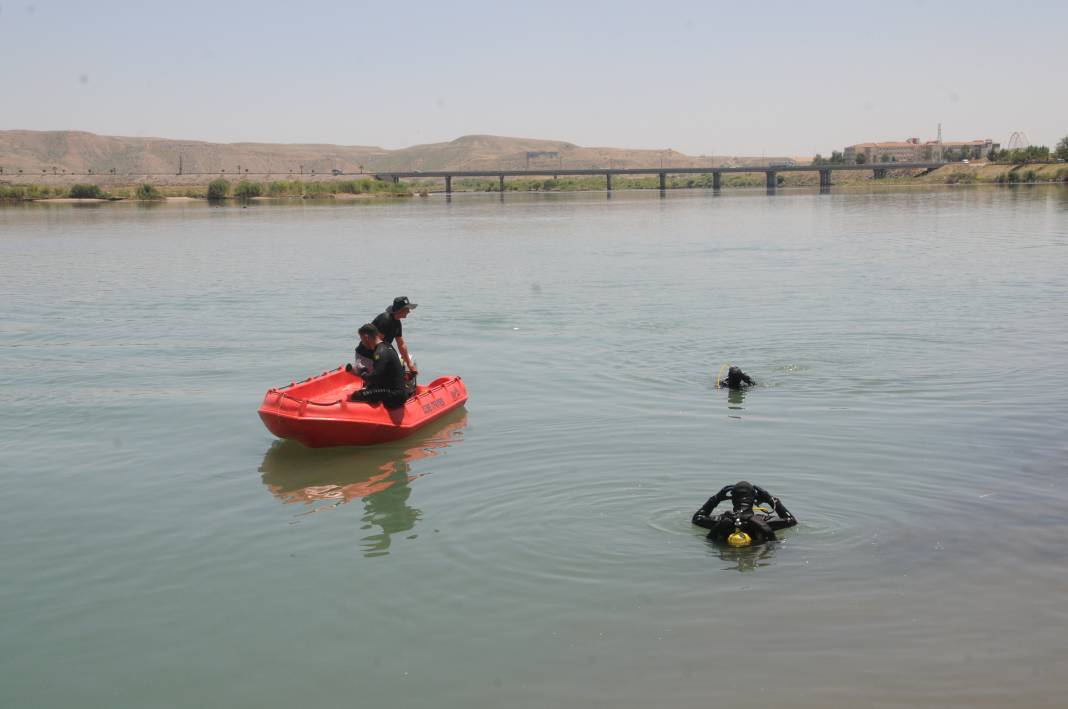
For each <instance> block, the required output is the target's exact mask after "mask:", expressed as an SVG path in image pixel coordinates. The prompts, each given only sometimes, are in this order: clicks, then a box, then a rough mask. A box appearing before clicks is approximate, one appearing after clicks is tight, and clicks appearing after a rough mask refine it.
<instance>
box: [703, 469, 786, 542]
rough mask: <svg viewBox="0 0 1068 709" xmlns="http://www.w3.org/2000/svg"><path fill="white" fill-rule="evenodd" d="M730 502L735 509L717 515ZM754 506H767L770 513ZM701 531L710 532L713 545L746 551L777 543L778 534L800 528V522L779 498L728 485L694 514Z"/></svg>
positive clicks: (746, 486) (743, 484) (744, 484)
mask: <svg viewBox="0 0 1068 709" xmlns="http://www.w3.org/2000/svg"><path fill="white" fill-rule="evenodd" d="M728 499H729V500H730V501H731V505H732V506H733V508H734V509H732V510H731V511H729V512H724V513H722V514H718V515H714V514H712V510H714V509H716V506H717V505H719V503H721V502H723V501H724V500H728ZM754 503H757V504H759V503H765V504H768V505H770V506H771V511H766V510H763V509H759V508H757V509H753V505H754ZM691 521H692V522H693V523H694V524H695V525H697V526H698V527H703V528H705V529H707V530H709V532H708V538H709V539H711V540H712V541H714V542H719V543H723V544H729V545H730V546H732V547H746V546H750V545H752V544H763V543H764V542H768V541H772V540H774V539H775V530H777V529H786V528H787V527H793V526H794V525H795V524H797V518H796V517H794V516H793V515H792V514H790V510H788V509H786V506H785V505H783V504H782V502H781V501H780V500H779V498H777V497H772V496H771V495H770V494H769V493H768V491H767V490H765V489H764V488H762V487H760V486H758V485H753V484H752V483H749V482H746V481H745V480H741V481H739V482H736V483H735V484H733V485H726V486H724V488H723V489H722V490H720V491H719V492H717V493H716V494H715V495H713V496H712V497H710V498H708V502H706V503H705V504H704V505H703V506H702V507H701V509H699V510H697V511H696V512H694V513H693V519H692V520H691Z"/></svg>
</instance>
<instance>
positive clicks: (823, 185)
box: [820, 170, 831, 190]
mask: <svg viewBox="0 0 1068 709" xmlns="http://www.w3.org/2000/svg"><path fill="white" fill-rule="evenodd" d="M830 186H831V171H830V170H820V189H821V190H825V189H830Z"/></svg>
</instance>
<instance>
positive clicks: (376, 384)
mask: <svg viewBox="0 0 1068 709" xmlns="http://www.w3.org/2000/svg"><path fill="white" fill-rule="evenodd" d="M359 333H360V342H361V343H362V344H363V346H364V347H367V348H369V349H371V350H372V351H373V352H374V355H373V359H372V369H371V371H370V372H368V373H366V374H363V375H362V376H363V381H364V385H363V389H360V390H359V391H354V392H353V393H352V396H351V397H350V400H351V401H364V402H366V403H368V404H377V403H378V402H382V403H383V404H385V405H386V407H387V408H390V409H395V408H397V407H398V406H404V402H405V401H406V400H407V399H408V388H407V387H406V386H405V384H404V367H402V366H401V362H400V358H399V357H397V351H396V350H394V349H393V348H392V347H390V346H389V345H388V344H387V343H386V342H385V341H384V340H383V339H382V333H381V332H379V331H378V328H377V327H375V326H374V325H371V324H370V323H368V324H367V325H363V326H361V327H360V329H359Z"/></svg>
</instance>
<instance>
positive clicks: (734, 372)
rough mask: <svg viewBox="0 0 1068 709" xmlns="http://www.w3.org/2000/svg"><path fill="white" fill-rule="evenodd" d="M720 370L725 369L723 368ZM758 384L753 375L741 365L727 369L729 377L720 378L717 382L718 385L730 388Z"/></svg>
mask: <svg viewBox="0 0 1068 709" xmlns="http://www.w3.org/2000/svg"><path fill="white" fill-rule="evenodd" d="M720 371H723V370H722V369H721V370H720ZM754 384H756V382H755V381H753V379H752V377H750V376H749V375H748V374H746V373H745V372H743V371H742V370H741V368H740V367H731V368H730V369H728V370H727V378H726V379H720V380H718V381H717V382H716V386H720V387H726V388H728V389H742V388H743V387H748V386H753V385H754Z"/></svg>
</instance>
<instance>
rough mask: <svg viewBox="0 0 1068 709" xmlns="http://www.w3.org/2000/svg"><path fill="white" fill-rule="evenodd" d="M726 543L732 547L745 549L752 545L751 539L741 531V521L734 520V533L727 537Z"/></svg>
mask: <svg viewBox="0 0 1068 709" xmlns="http://www.w3.org/2000/svg"><path fill="white" fill-rule="evenodd" d="M727 543H728V544H730V545H731V546H732V547H747V546H749V545H750V544H752V543H753V538H752V537H750V536H749V535H748V534H746V533H745V532H743V531H742V521H741V520H739V519H735V520H734V531H733V532H731V533H730V536H729V537H727Z"/></svg>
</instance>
